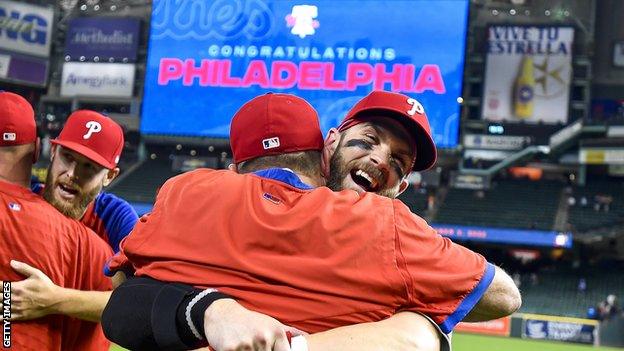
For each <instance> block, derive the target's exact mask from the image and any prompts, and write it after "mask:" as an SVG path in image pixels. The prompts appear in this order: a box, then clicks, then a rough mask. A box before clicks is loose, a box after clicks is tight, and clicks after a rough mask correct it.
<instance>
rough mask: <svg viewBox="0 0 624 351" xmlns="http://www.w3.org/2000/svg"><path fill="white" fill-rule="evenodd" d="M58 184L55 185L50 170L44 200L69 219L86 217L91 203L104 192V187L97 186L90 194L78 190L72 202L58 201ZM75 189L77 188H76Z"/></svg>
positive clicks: (44, 190)
mask: <svg viewBox="0 0 624 351" xmlns="http://www.w3.org/2000/svg"><path fill="white" fill-rule="evenodd" d="M57 184H58V182H57V183H53V181H52V174H51V172H50V171H49V170H48V176H47V177H46V184H45V188H44V189H43V194H42V195H43V198H44V199H45V200H46V201H47V202H48V203H50V204H51V205H52V206H54V207H55V208H56V209H57V210H58V211H59V212H61V213H62V214H64V215H65V216H67V217H70V218H73V219H80V218H82V216H83V215H84V213H85V211H86V209H87V206H89V203H91V201H93V200H94V199H95V197H96V196H97V195H98V194H99V193H100V191H101V190H102V186H101V185H100V186H97V187H95V188H94V189H92V190H91V191H89V192H83V191H82V189H79V190H77V191H78V192H77V193H76V195H74V198H73V200H72V201H71V202H69V201H66V200H63V199H56V197H55V196H54V191H55V189H56V186H57ZM74 189H75V188H74Z"/></svg>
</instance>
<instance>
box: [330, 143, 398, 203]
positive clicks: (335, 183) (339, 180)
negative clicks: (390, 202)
mask: <svg viewBox="0 0 624 351" xmlns="http://www.w3.org/2000/svg"><path fill="white" fill-rule="evenodd" d="M341 144H342V139H341V140H340V142H339V143H338V146H337V147H336V151H334V154H333V155H332V157H331V158H330V159H329V176H328V177H327V179H326V183H325V186H327V187H328V188H330V189H331V190H333V191H341V190H344V185H343V182H344V180H345V178H346V177H347V176H349V173H350V172H351V170H350V169H349V168H347V165H346V162H345V161H344V157H343V155H342V145H341ZM361 168H363V169H366V167H361ZM375 193H376V194H377V195H381V196H385V197H389V198H391V199H394V198H396V197H397V196H398V195H399V187H398V186H395V187H392V188H387V189H382V190H379V191H377V192H375Z"/></svg>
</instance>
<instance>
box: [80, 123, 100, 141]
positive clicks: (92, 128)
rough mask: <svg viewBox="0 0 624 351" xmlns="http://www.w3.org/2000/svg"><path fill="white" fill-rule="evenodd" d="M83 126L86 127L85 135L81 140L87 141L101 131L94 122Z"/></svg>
mask: <svg viewBox="0 0 624 351" xmlns="http://www.w3.org/2000/svg"><path fill="white" fill-rule="evenodd" d="M85 126H86V127H87V133H86V134H85V135H83V136H82V138H83V139H89V138H90V137H91V135H93V133H99V132H101V131H102V125H101V124H99V123H98V122H96V121H89V122H87V124H86V125H85Z"/></svg>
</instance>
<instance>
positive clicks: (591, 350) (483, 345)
mask: <svg viewBox="0 0 624 351" xmlns="http://www.w3.org/2000/svg"><path fill="white" fill-rule="evenodd" d="M533 350H539V351H622V350H624V349H618V348H612V347H593V346H584V345H578V344H568V343H563V342H556V341H537V340H526V339H517V338H503V337H496V336H483V335H473V334H454V335H453V351H533Z"/></svg>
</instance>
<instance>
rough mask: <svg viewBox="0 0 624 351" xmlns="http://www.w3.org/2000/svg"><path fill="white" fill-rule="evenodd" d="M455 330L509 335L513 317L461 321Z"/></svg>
mask: <svg viewBox="0 0 624 351" xmlns="http://www.w3.org/2000/svg"><path fill="white" fill-rule="evenodd" d="M454 330H455V331H458V332H465V333H474V334H484V335H499V336H509V333H510V332H511V317H509V316H507V317H503V318H499V319H494V320H491V321H485V322H477V323H466V322H460V323H459V324H457V326H456V327H455V329H454Z"/></svg>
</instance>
